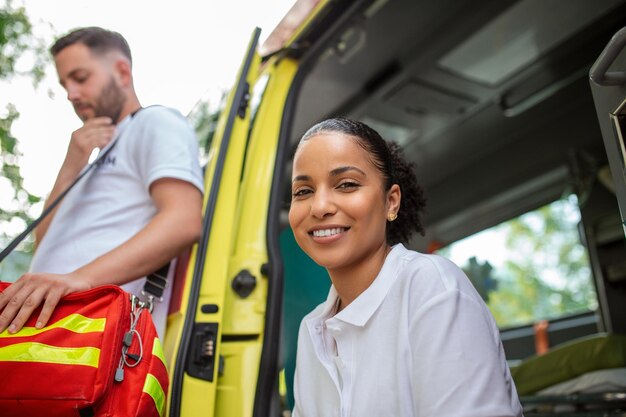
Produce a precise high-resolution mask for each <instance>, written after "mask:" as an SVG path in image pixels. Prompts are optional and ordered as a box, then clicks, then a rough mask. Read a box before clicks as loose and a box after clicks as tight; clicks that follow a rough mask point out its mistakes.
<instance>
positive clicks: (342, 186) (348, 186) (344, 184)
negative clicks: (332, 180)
mask: <svg viewBox="0 0 626 417" xmlns="http://www.w3.org/2000/svg"><path fill="white" fill-rule="evenodd" d="M359 187H360V184H359V183H356V182H353V181H346V182H342V183H341V184H339V185H338V186H337V188H339V189H342V190H354V189H356V188H359Z"/></svg>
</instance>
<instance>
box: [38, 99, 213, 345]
mask: <svg viewBox="0 0 626 417" xmlns="http://www.w3.org/2000/svg"><path fill="white" fill-rule="evenodd" d="M113 141H116V142H117V143H116V144H115V147H114V148H113V149H111V152H110V153H109V154H108V155H107V156H106V158H105V159H104V161H103V162H101V163H100V164H99V165H98V166H97V167H95V168H94V169H93V170H92V172H90V173H88V174H87V175H86V176H85V178H83V179H82V180H81V181H80V182H79V183H78V184H77V185H76V186H75V187H74V188H73V189H72V190H71V191H70V192H69V193H68V194H67V195H66V196H65V199H64V200H63V201H62V202H61V204H60V205H59V207H58V210H57V213H56V215H55V216H54V218H53V220H52V222H51V224H50V226H49V228H48V231H47V232H46V235H45V236H44V239H43V240H42V241H41V243H40V245H39V247H38V248H37V250H36V252H35V255H34V257H33V261H32V263H31V267H30V269H31V271H32V272H50V273H60V274H62V273H68V272H71V271H74V270H76V269H77V268H80V267H81V266H83V265H85V264H88V263H89V262H91V261H93V260H94V259H96V258H97V257H99V256H101V255H103V254H105V253H107V252H109V251H111V250H112V249H113V248H115V247H117V246H119V245H121V244H122V243H124V242H126V241H127V240H128V239H130V238H131V237H132V236H134V235H135V234H136V233H137V232H139V230H141V229H142V228H143V227H144V226H145V225H146V224H147V223H148V222H149V221H150V220H151V219H152V217H153V216H154V215H155V213H156V207H155V206H154V203H153V202H152V199H151V198H150V192H149V190H150V184H152V183H153V182H154V181H156V180H158V179H160V178H176V179H180V180H184V181H188V182H190V183H191V184H193V185H195V186H196V187H197V188H198V189H199V190H200V191H202V190H203V179H202V171H201V169H200V164H199V160H198V158H199V154H198V146H197V141H196V136H195V134H194V131H193V129H192V128H191V126H190V125H189V123H188V122H187V120H186V119H185V118H184V117H183V116H182V115H181V114H180V113H179V112H178V111H176V110H173V109H169V108H166V107H161V106H153V107H147V108H145V109H142V110H141V111H140V112H138V113H136V114H135V116H134V117H131V116H128V117H126V118H125V119H124V120H122V121H121V122H120V123H119V124H118V126H117V131H116V134H115V136H114V138H113ZM113 141H112V142H111V144H112V143H113ZM111 144H110V145H111ZM110 145H109V146H110ZM105 149H106V148H105ZM144 281H145V278H142V279H138V280H136V281H133V282H130V283H128V284H126V285H123V286H122V288H124V289H125V290H126V291H129V292H132V293H134V294H136V295H140V294H141V290H142V289H143V283H144ZM171 288H172V285H171V283H170V285H169V288H168V290H167V291H166V293H165V295H164V302H163V303H157V304H156V306H155V309H154V311H153V319H154V322H155V325H156V326H157V330H158V331H159V334H160V335H161V336H163V331H164V329H165V324H166V320H167V310H168V301H169V296H170V293H171Z"/></svg>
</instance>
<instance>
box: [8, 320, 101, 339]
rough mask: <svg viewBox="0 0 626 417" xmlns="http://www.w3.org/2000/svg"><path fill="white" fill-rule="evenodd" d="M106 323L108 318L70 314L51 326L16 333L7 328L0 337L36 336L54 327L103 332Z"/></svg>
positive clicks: (81, 331)
mask: <svg viewBox="0 0 626 417" xmlns="http://www.w3.org/2000/svg"><path fill="white" fill-rule="evenodd" d="M105 325H106V319H104V318H101V319H90V318H88V317H85V316H81V315H80V314H70V315H69V316H67V317H63V318H62V319H61V320H59V321H57V322H55V323H53V324H51V325H50V326H46V327H43V328H41V329H37V328H36V327H24V328H22V329H21V330H20V331H19V332H17V333H15V334H11V333H9V332H8V331H7V330H5V331H3V332H2V333H0V337H7V338H8V337H29V336H36V335H38V334H41V333H43V332H46V331H48V330H52V329H65V330H69V331H71V332H74V333H81V334H82V333H95V332H100V333H101V332H103V331H104V326H105Z"/></svg>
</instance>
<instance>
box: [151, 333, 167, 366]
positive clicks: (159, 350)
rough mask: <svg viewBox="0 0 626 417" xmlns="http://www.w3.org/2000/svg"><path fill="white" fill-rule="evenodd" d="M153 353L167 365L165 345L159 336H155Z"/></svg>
mask: <svg viewBox="0 0 626 417" xmlns="http://www.w3.org/2000/svg"><path fill="white" fill-rule="evenodd" d="M152 354H153V355H154V356H156V357H157V358H159V359H161V362H163V365H166V363H165V353H163V345H161V340H159V338H158V337H155V338H154V344H153V345H152Z"/></svg>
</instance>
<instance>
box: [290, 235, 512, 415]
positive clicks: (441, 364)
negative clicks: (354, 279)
mask: <svg viewBox="0 0 626 417" xmlns="http://www.w3.org/2000/svg"><path fill="white" fill-rule="evenodd" d="M337 299H338V296H337V293H336V291H335V289H334V287H331V290H330V293H329V295H328V298H327V300H326V302H325V303H323V304H321V305H319V306H318V307H317V308H316V309H315V310H313V311H312V312H311V313H310V314H308V315H307V316H306V317H305V318H304V319H303V321H302V324H301V326H300V332H299V336H298V353H297V360H296V373H295V381H294V395H295V401H296V404H295V408H294V414H293V415H294V417H334V416H336V417H339V416H341V417H349V416H353V417H367V416H372V417H390V416H396V417H426V416H429V417H447V416H449V417H496V416H497V417H509V416H510V417H512V416H522V409H521V406H520V403H519V399H518V396H517V393H516V390H515V386H514V384H513V380H512V379H511V375H510V373H509V369H508V366H507V364H506V360H505V356H504V350H503V348H502V343H501V341H500V334H499V331H498V328H497V326H496V324H495V321H494V320H493V317H492V316H491V313H490V312H489V310H488V308H487V306H486V305H485V304H484V302H483V300H482V299H481V298H480V296H479V295H478V293H477V292H476V291H475V290H474V288H473V287H472V284H471V283H470V281H469V280H468V279H467V277H466V276H465V274H464V273H463V272H462V271H461V270H460V269H459V268H458V267H457V266H456V265H454V264H453V263H452V262H450V261H448V260H447V259H445V258H442V257H440V256H436V255H423V254H420V253H417V252H414V251H409V250H407V249H406V248H404V246H402V245H396V246H395V247H394V248H393V249H392V250H391V252H390V253H389V255H388V256H387V259H386V260H385V263H384V265H383V267H382V269H381V271H380V273H379V274H378V276H377V277H376V279H375V280H374V281H373V282H372V284H371V285H370V287H369V288H367V290H365V291H364V292H363V293H362V294H361V295H360V296H359V297H358V298H357V299H356V300H354V301H353V302H352V303H351V304H349V305H348V306H347V307H345V308H344V309H343V310H342V311H341V312H339V313H337V314H334V312H335V311H336V305H337Z"/></svg>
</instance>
